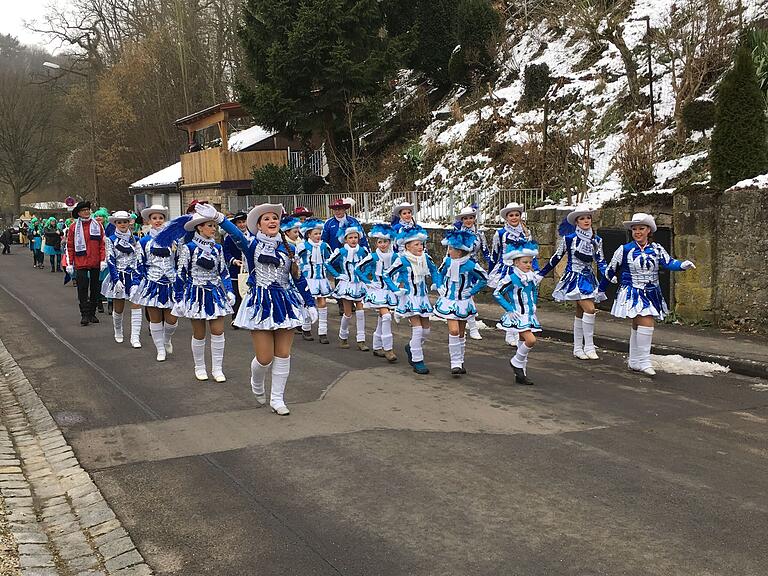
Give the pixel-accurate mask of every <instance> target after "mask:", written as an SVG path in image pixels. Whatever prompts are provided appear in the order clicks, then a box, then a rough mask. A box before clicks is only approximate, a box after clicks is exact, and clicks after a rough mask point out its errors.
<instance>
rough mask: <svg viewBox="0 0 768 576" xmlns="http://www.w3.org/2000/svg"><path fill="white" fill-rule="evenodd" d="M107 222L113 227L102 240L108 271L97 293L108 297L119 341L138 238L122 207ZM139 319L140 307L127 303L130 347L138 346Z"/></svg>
mask: <svg viewBox="0 0 768 576" xmlns="http://www.w3.org/2000/svg"><path fill="white" fill-rule="evenodd" d="M109 222H110V223H111V224H113V225H114V227H115V230H114V232H113V233H112V235H111V236H107V238H106V239H105V246H104V249H105V251H106V253H107V270H108V271H109V274H108V275H107V277H106V278H104V281H103V282H102V283H101V294H102V296H104V297H105V298H111V299H112V303H113V305H112V325H113V327H114V329H115V342H117V343H118V344H119V343H121V342H122V341H123V312H124V311H125V301H126V300H129V301H130V296H131V291H132V290H133V287H134V282H135V281H136V279H137V274H136V271H137V252H138V241H137V240H136V237H135V236H134V235H133V233H132V232H131V215H130V214H129V213H128V212H126V211H125V210H118V211H117V212H115V213H114V214H112V215H111V216H110V217H109ZM141 320H142V313H141V306H139V305H138V304H131V346H133V347H134V348H141V342H140V341H139V337H140V336H141Z"/></svg>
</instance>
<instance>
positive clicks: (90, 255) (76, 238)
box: [67, 201, 107, 326]
mask: <svg viewBox="0 0 768 576" xmlns="http://www.w3.org/2000/svg"><path fill="white" fill-rule="evenodd" d="M72 216H73V217H74V218H76V220H75V221H74V222H73V223H72V224H71V225H70V227H69V232H68V233H67V262H68V264H67V273H68V274H69V275H70V276H74V277H75V278H76V279H77V298H78V300H79V302H80V325H81V326H87V325H88V324H89V323H95V324H97V323H98V322H99V320H98V318H96V306H97V304H98V302H99V299H100V298H101V285H100V282H99V274H100V272H101V271H102V270H106V268H107V261H106V260H107V254H106V248H105V245H104V228H102V226H101V224H99V223H98V222H97V221H96V220H94V219H93V218H91V203H90V202H87V201H86V202H79V203H78V204H77V205H76V206H75V207H74V208H73V209H72Z"/></svg>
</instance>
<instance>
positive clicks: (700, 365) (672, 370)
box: [651, 354, 731, 378]
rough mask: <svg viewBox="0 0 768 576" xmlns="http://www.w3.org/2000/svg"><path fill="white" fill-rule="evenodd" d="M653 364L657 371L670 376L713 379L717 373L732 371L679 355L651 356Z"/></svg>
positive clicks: (725, 367) (718, 365)
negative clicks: (678, 375)
mask: <svg viewBox="0 0 768 576" xmlns="http://www.w3.org/2000/svg"><path fill="white" fill-rule="evenodd" d="M651 362H652V363H653V367H654V368H655V369H656V370H659V371H660V372H668V373H669V374H680V375H690V376H708V377H710V378H711V377H712V375H713V374H714V373H715V372H730V371H731V369H730V368H728V366H722V365H720V364H716V363H714V362H702V361H701V360H693V359H692V358H685V357H683V356H680V355H679V354H672V355H670V356H657V355H656V354H653V355H651Z"/></svg>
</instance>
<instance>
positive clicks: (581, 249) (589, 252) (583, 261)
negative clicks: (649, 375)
mask: <svg viewBox="0 0 768 576" xmlns="http://www.w3.org/2000/svg"><path fill="white" fill-rule="evenodd" d="M592 212H593V211H592V209H591V208H590V207H589V206H586V205H581V206H577V207H576V209H575V210H573V211H572V212H570V213H569V214H568V216H566V217H565V221H564V222H563V223H562V224H561V225H560V230H559V232H560V235H561V236H562V240H560V243H559V244H558V246H557V250H556V251H555V253H554V254H553V255H552V258H550V259H549V262H548V263H547V264H546V266H544V268H542V269H541V270H540V271H539V274H541V276H542V277H543V276H546V275H547V274H549V273H550V272H551V271H552V270H553V269H554V268H555V266H557V264H558V262H560V260H562V259H563V257H564V256H567V262H566V265H565V271H564V272H563V275H562V276H561V277H560V280H559V281H558V283H557V286H555V290H554V292H552V297H553V298H554V299H555V301H556V302H576V316H575V317H574V319H573V355H574V356H575V357H576V358H579V359H580V360H597V359H598V356H597V351H596V350H595V341H594V336H595V302H600V301H601V299H600V298H598V294H597V288H598V281H597V277H596V276H595V273H594V271H593V269H592V264H593V263H595V264H596V265H597V271H598V273H599V274H600V276H603V275H604V274H605V267H606V262H605V257H604V256H603V240H602V238H600V236H598V235H597V234H596V233H595V231H594V229H593V228H592Z"/></svg>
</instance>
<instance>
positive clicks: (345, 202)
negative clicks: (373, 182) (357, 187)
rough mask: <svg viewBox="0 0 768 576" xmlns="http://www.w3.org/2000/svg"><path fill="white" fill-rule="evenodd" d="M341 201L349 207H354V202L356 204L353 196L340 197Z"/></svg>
mask: <svg viewBox="0 0 768 576" xmlns="http://www.w3.org/2000/svg"><path fill="white" fill-rule="evenodd" d="M341 201H342V202H344V204H349V207H350V208H354V207H355V204H357V202H355V199H354V198H342V199H341Z"/></svg>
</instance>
